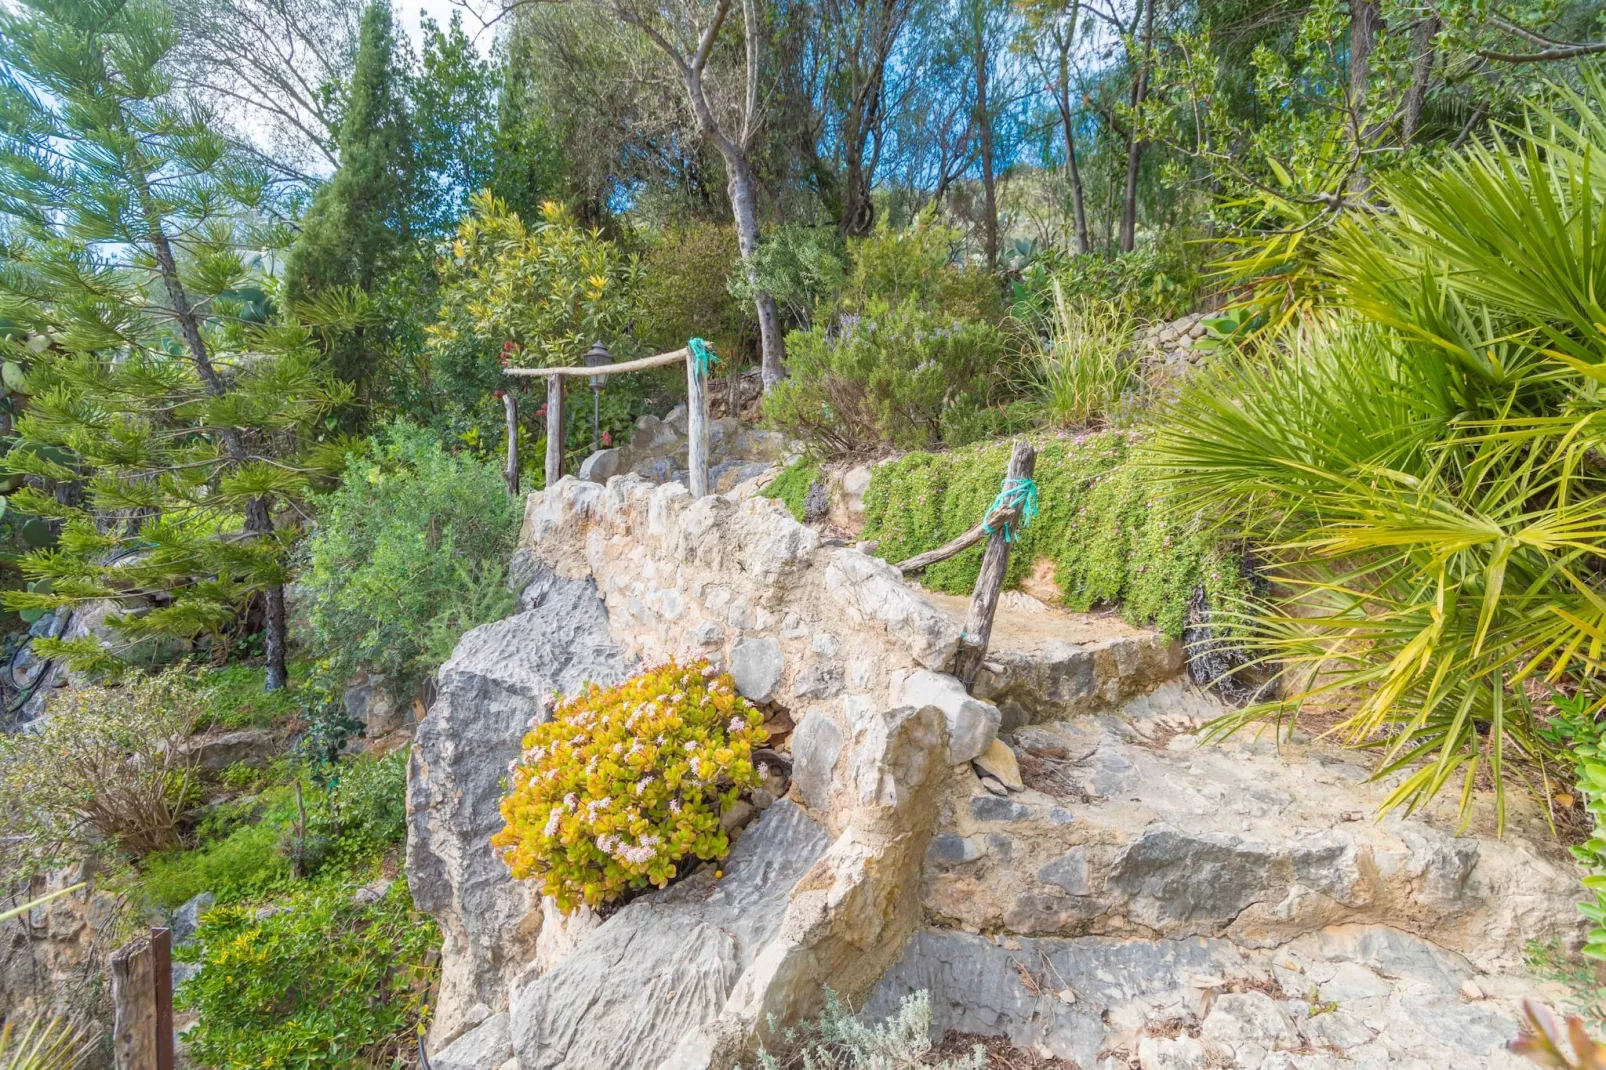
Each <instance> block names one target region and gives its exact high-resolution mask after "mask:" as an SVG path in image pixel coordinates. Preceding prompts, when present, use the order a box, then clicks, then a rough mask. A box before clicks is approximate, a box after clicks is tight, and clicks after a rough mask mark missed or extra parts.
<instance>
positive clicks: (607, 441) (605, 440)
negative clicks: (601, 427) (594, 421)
mask: <svg viewBox="0 0 1606 1070" xmlns="http://www.w3.org/2000/svg"><path fill="white" fill-rule="evenodd" d="M602 444H603V445H604V446H611V445H613V436H612V435H611V434H609V433H608V432H606V431H604V432H603V433H602Z"/></svg>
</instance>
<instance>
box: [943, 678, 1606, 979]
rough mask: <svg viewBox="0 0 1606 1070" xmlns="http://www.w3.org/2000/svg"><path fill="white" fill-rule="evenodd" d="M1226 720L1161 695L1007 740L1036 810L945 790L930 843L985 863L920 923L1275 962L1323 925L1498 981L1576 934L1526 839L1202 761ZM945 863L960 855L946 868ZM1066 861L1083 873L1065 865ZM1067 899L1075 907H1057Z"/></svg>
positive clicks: (1327, 771) (1300, 762)
mask: <svg viewBox="0 0 1606 1070" xmlns="http://www.w3.org/2000/svg"><path fill="white" fill-rule="evenodd" d="M1219 712H1220V707H1219V706H1217V705H1216V704H1215V703H1214V702H1212V701H1210V700H1209V699H1207V698H1206V697H1205V696H1203V695H1201V694H1200V693H1198V692H1197V691H1194V690H1193V689H1192V688H1189V687H1186V686H1185V685H1183V684H1181V683H1180V682H1179V683H1174V684H1169V685H1167V686H1166V687H1164V688H1161V689H1160V690H1159V691H1157V692H1155V693H1154V694H1153V695H1151V696H1149V697H1147V698H1145V699H1143V700H1140V701H1139V702H1137V703H1133V704H1130V705H1129V706H1128V707H1127V708H1126V709H1125V710H1123V711H1122V712H1120V713H1118V714H1109V715H1102V716H1097V717H1084V718H1078V719H1076V720H1073V721H1062V722H1049V723H1045V724H1039V725H1032V726H1029V727H1026V728H1022V729H1018V730H1017V731H1016V732H1015V733H1014V734H1013V736H1014V744H1015V747H1016V749H1017V751H1018V753H1019V754H1020V755H1021V758H1022V761H1021V765H1022V774H1023V777H1024V779H1025V781H1026V784H1027V788H1028V790H1026V791H1023V792H1020V793H1017V794H1012V795H1011V796H1010V797H1009V798H1007V799H1001V798H997V797H995V796H993V795H991V794H989V793H986V792H985V791H983V790H982V788H981V785H980V784H979V782H978V781H977V780H976V778H975V777H974V776H973V775H970V774H968V773H962V774H960V775H956V776H955V777H953V778H951V779H950V781H949V791H948V797H947V799H946V800H945V804H944V805H945V818H944V821H943V824H942V828H941V832H942V833H943V834H945V835H949V836H955V837H959V838H961V839H963V840H966V841H968V842H969V843H970V844H971V845H973V846H972V850H973V851H975V852H976V857H975V858H974V859H972V860H970V861H967V862H963V863H959V864H954V863H951V862H949V863H946V864H943V865H938V866H935V867H933V868H932V869H931V870H930V871H928V874H927V878H926V893H925V900H926V909H927V912H928V915H929V916H934V917H940V918H945V919H949V920H950V921H951V923H952V924H953V925H954V926H955V927H957V928H964V929H970V930H972V931H1000V930H1002V931H1007V932H1013V933H1019V934H1022V935H1031V936H1037V935H1049V934H1052V935H1059V936H1072V935H1083V934H1089V933H1117V932H1119V933H1138V934H1142V935H1149V936H1177V937H1180V936H1226V937H1230V938H1231V939H1233V940H1235V941H1236V942H1238V943H1240V944H1243V945H1245V946H1250V947H1271V946H1276V945H1277V944H1280V943H1283V942H1285V941H1287V940H1289V939H1292V938H1294V937H1296V936H1298V935H1300V934H1301V933H1306V932H1311V931H1314V930H1316V929H1320V928H1323V927H1325V926H1329V925H1335V924H1343V923H1350V922H1356V923H1361V922H1364V923H1372V924H1387V925H1393V926H1397V927H1399V928H1402V929H1407V930H1412V931H1416V932H1419V933H1422V934H1424V935H1431V937H1432V938H1433V939H1434V940H1435V942H1437V943H1439V944H1440V945H1442V946H1444V947H1447V948H1451V949H1453V950H1456V951H1458V952H1461V953H1463V954H1466V955H1467V956H1469V957H1470V958H1471V959H1472V960H1473V961H1476V962H1477V963H1478V964H1479V965H1480V966H1482V967H1485V968H1489V969H1503V968H1515V967H1516V966H1517V964H1518V963H1519V962H1520V958H1521V948H1522V944H1523V942H1524V940H1526V939H1529V938H1532V937H1534V936H1539V935H1542V936H1545V937H1547V938H1549V937H1556V936H1566V935H1568V934H1570V933H1574V932H1576V930H1577V927H1578V919H1577V913H1576V908H1575V906H1574V898H1575V894H1576V877H1575V875H1574V873H1573V870H1572V867H1571V866H1570V865H1569V864H1567V862H1566V861H1565V859H1563V858H1561V857H1559V856H1558V855H1557V854H1556V853H1554V852H1552V853H1549V854H1547V853H1544V852H1542V851H1541V850H1540V849H1538V848H1537V847H1536V846H1535V845H1534V844H1535V843H1544V842H1545V840H1544V839H1539V838H1536V839H1535V840H1534V841H1533V842H1529V840H1528V839H1526V838H1525V837H1524V836H1523V835H1521V833H1522V832H1528V833H1529V834H1532V835H1536V836H1537V835H1539V834H1540V833H1539V830H1538V829H1535V828H1534V827H1532V824H1531V821H1532V819H1533V818H1534V817H1535V816H1536V815H1528V818H1529V820H1528V821H1524V820H1523V819H1522V813H1521V808H1520V804H1519V803H1518V802H1517V801H1515V800H1514V801H1513V803H1512V806H1513V808H1514V811H1515V812H1516V822H1515V827H1514V828H1513V830H1512V834H1508V835H1507V836H1506V837H1505V838H1503V839H1496V838H1493V837H1484V836H1474V835H1458V834H1457V829H1456V823H1455V821H1454V820H1453V818H1451V819H1449V820H1430V819H1428V818H1425V817H1422V816H1417V817H1411V818H1405V817H1401V816H1399V815H1398V814H1392V815H1390V816H1388V817H1386V818H1383V819H1382V820H1380V821H1375V820H1374V817H1375V814H1376V812H1377V809H1378V807H1379V805H1380V804H1381V803H1382V801H1383V799H1384V798H1385V797H1386V796H1387V794H1388V790H1389V785H1387V784H1377V783H1368V782H1367V777H1368V775H1369V770H1368V769H1367V767H1366V766H1364V765H1361V764H1359V763H1358V762H1356V761H1355V760H1354V759H1353V757H1351V756H1349V755H1345V754H1343V753H1342V752H1337V751H1334V750H1329V749H1325V748H1315V747H1310V746H1302V745H1293V744H1290V745H1285V746H1284V747H1282V748H1281V750H1280V751H1279V749H1278V748H1277V747H1276V746H1275V745H1274V744H1273V743H1272V742H1270V741H1267V740H1262V741H1260V742H1258V743H1257V742H1255V741H1254V740H1253V739H1251V738H1250V736H1248V735H1243V736H1238V737H1233V738H1232V739H1231V740H1229V741H1228V742H1227V743H1226V744H1224V745H1222V746H1201V745H1199V742H1198V739H1197V737H1196V736H1194V735H1193V734H1191V733H1192V731H1194V730H1195V729H1197V727H1198V726H1199V725H1200V724H1201V723H1202V722H1203V721H1204V720H1205V719H1208V718H1209V717H1211V716H1213V715H1215V714H1217V713H1219ZM950 854H953V852H952V851H950ZM1069 859H1074V861H1068V860H1069ZM1067 885H1070V886H1071V887H1067Z"/></svg>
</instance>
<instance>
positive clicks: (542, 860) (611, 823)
mask: <svg viewBox="0 0 1606 1070" xmlns="http://www.w3.org/2000/svg"><path fill="white" fill-rule="evenodd" d="M763 721H764V717H763V715H762V714H761V713H759V712H758V710H756V709H754V708H753V705H752V704H751V703H749V702H748V701H747V700H746V699H744V698H742V697H741V696H740V695H738V694H737V693H736V684H735V682H734V681H733V680H732V679H731V678H730V676H729V674H725V673H718V672H716V671H715V670H714V668H713V667H712V666H711V665H709V664H708V662H707V661H706V660H698V661H693V662H690V663H687V664H684V665H683V664H681V663H679V662H675V661H671V662H669V663H667V664H664V665H660V666H658V667H657V668H653V669H649V670H647V671H646V672H643V673H641V674H640V675H637V676H635V677H632V678H631V679H629V680H627V681H625V682H624V683H622V684H620V685H618V686H617V687H606V688H604V687H598V686H596V685H594V684H592V685H588V686H587V688H586V689H585V691H584V692H583V693H581V694H579V695H576V696H575V697H573V698H570V699H566V700H564V701H562V702H559V703H558V705H557V707H556V708H555V709H554V710H553V713H552V719H551V720H550V721H549V722H547V723H546V724H543V725H538V726H537V727H536V728H535V729H534V731H532V732H530V734H529V735H527V736H526V737H525V738H524V754H523V757H522V758H521V759H520V760H519V761H517V762H516V763H514V767H513V770H512V779H511V783H510V785H509V790H508V794H507V797H506V798H504V799H503V800H502V817H503V818H504V819H505V820H506V821H507V826H506V827H505V828H504V829H503V830H502V831H501V832H499V833H497V834H496V835H495V836H494V837H492V839H491V843H492V845H493V846H495V847H496V848H497V849H498V850H499V851H500V852H501V853H502V858H503V860H504V861H505V862H506V863H507V866H508V869H509V870H511V871H512V873H513V875H514V876H515V877H519V878H521V879H523V878H531V879H533V878H540V880H541V890H542V892H543V893H545V894H546V895H550V896H551V897H552V898H553V899H554V900H555V901H556V902H557V904H558V908H559V909H560V910H562V911H563V912H565V913H568V912H570V911H572V910H574V909H575V908H577V907H578V906H579V905H580V904H581V903H585V904H588V905H590V906H592V907H599V906H602V905H604V904H606V903H610V902H613V901H615V900H617V899H619V898H620V897H621V896H623V895H624V894H625V893H626V892H629V891H633V890H636V889H640V888H645V887H646V886H647V885H648V884H652V885H654V886H655V887H659V888H662V887H663V886H664V885H665V884H667V883H668V882H669V880H670V878H672V877H674V876H675V873H676V865H677V863H679V862H680V860H681V859H684V858H686V857H688V856H691V857H695V858H699V859H703V860H704V861H709V860H713V859H719V858H724V857H725V855H726V854H727V853H729V851H730V840H729V839H728V837H727V836H726V835H725V830H724V829H723V828H721V827H720V824H719V815H720V812H721V810H722V809H723V808H725V807H727V806H730V805H732V804H734V803H735V802H736V800H737V797H738V796H739V795H740V794H741V793H742V791H743V790H744V789H750V788H754V787H757V786H758V784H759V783H760V781H761V779H762V777H763V771H762V770H761V769H760V768H758V767H756V766H755V765H754V763H753V748H755V747H761V746H763V745H764V743H765V742H766V741H767V739H768V738H769V734H768V733H767V732H765V730H764V729H763V727H762V725H763Z"/></svg>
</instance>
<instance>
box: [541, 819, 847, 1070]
mask: <svg viewBox="0 0 1606 1070" xmlns="http://www.w3.org/2000/svg"><path fill="white" fill-rule="evenodd" d="M827 842H828V840H827V836H826V834H825V830H824V829H822V828H820V826H819V825H817V824H815V823H814V822H813V821H811V820H809V818H808V817H807V815H806V814H804V812H803V811H802V810H801V809H799V808H798V807H796V806H794V805H792V804H791V803H788V802H784V801H783V802H779V803H777V804H775V805H774V806H772V807H770V808H769V809H768V810H766V811H765V812H764V815H763V816H762V817H761V818H759V820H758V822H757V823H756V824H754V825H753V826H752V827H751V828H749V829H748V830H747V832H746V833H744V834H743V836H742V838H741V839H740V840H739V841H738V842H737V844H736V847H735V849H734V850H733V851H732V853H731V855H730V857H729V858H728V859H727V860H726V865H725V876H724V878H723V879H717V880H716V879H715V877H714V874H713V873H712V872H711V869H710V867H707V866H705V867H703V868H702V869H701V870H700V871H699V872H697V873H695V874H693V875H692V876H691V877H689V878H687V879H686V880H683V881H681V882H680V883H678V884H676V885H674V886H673V887H672V888H669V889H668V890H666V891H664V892H661V893H658V894H655V895H651V896H647V897H645V898H642V899H638V900H636V901H635V902H633V903H630V904H629V905H628V906H626V907H625V908H624V909H623V910H621V911H619V913H617V914H615V915H614V916H613V917H611V918H609V919H608V920H607V921H606V922H604V923H603V924H602V925H601V927H600V928H598V929H597V930H596V931H595V932H593V933H592V934H591V935H590V936H588V937H587V938H586V939H585V940H584V941H582V942H581V943H580V945H579V946H578V947H577V948H576V949H575V951H574V952H573V953H572V954H571V955H569V956H568V958H566V959H565V960H564V961H563V963H562V964H561V965H559V966H558V967H557V968H556V969H554V970H552V971H551V972H549V973H546V974H544V975H541V976H537V977H534V978H531V979H529V980H528V981H525V980H522V979H521V981H519V982H516V983H515V985H514V990H513V997H512V1003H511V1007H512V1021H513V1023H514V1029H513V1047H514V1050H515V1051H516V1052H517V1054H518V1057H519V1064H520V1066H521V1067H523V1068H526V1070H612V1068H614V1067H624V1066H641V1067H651V1066H656V1065H657V1064H658V1063H659V1062H660V1061H661V1060H663V1059H664V1058H665V1057H666V1056H668V1055H669V1054H670V1052H672V1051H673V1050H674V1048H675V1045H676V1044H677V1043H678V1042H679V1040H680V1038H681V1036H682V1035H683V1034H685V1033H686V1032H687V1031H688V1030H690V1029H694V1028H696V1027H698V1026H700V1025H702V1023H703V1022H705V1021H706V1020H708V1019H710V1018H712V1017H714V1016H715V1015H717V1014H718V1013H719V1011H720V1009H721V1008H722V1007H723V1006H724V1004H725V1000H726V998H727V997H728V996H729V995H730V992H731V989H732V988H733V987H734V986H735V984H736V981H737V979H738V978H739V977H741V975H742V973H743V971H745V970H746V969H747V968H748V967H749V966H751V965H752V963H753V960H754V958H755V957H756V956H757V954H758V951H759V949H760V948H762V947H763V946H764V945H765V943H767V942H768V941H769V940H770V938H771V937H773V936H774V935H775V933H776V931H777V930H778V929H779V927H780V923H781V919H782V917H783V916H784V914H785V913H786V902H787V895H788V893H789V892H790V891H791V890H792V886H793V885H795V884H796V883H797V882H798V880H799V879H800V878H801V877H802V876H803V875H804V874H805V873H806V872H808V870H809V868H810V867H811V866H813V865H814V863H815V861H816V860H817V859H818V858H819V857H820V855H821V854H822V853H823V852H824V850H825V847H826V844H827Z"/></svg>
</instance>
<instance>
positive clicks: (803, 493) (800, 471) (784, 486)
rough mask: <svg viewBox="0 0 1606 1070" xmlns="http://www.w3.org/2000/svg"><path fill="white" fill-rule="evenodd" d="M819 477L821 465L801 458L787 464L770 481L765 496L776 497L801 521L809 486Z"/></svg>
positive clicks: (765, 489)
mask: <svg viewBox="0 0 1606 1070" xmlns="http://www.w3.org/2000/svg"><path fill="white" fill-rule="evenodd" d="M819 479H820V466H819V465H818V464H815V463H814V462H813V461H810V460H808V459H807V458H799V459H798V460H795V461H793V462H792V463H791V464H789V465H787V466H786V469H785V470H784V471H782V472H781V474H780V475H778V476H776V477H775V478H774V479H773V480H771V481H770V483H769V485H768V486H766V487H765V488H764V496H765V497H766V498H774V499H775V500H776V501H778V502H780V503H781V504H782V505H784V506H786V508H787V510H788V511H789V512H791V514H792V516H793V517H794V518H795V519H796V520H797V521H798V522H799V523H801V522H802V521H803V509H804V504H805V502H806V501H807V499H808V496H809V488H810V487H812V486H814V484H815V483H816V482H818V481H819Z"/></svg>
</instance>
